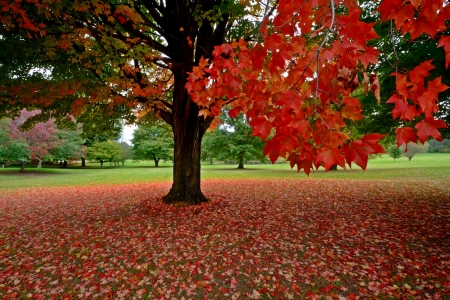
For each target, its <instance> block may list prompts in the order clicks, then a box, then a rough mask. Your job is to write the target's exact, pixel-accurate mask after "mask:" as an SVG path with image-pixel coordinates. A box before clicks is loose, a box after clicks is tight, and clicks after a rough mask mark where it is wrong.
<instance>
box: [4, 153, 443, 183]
mask: <svg viewBox="0 0 450 300" xmlns="http://www.w3.org/2000/svg"><path fill="white" fill-rule="evenodd" d="M245 167H246V169H244V170H238V169H236V165H223V164H215V165H209V164H206V163H205V164H203V165H202V178H203V179H206V180H209V179H239V180H241V179H251V178H254V179H262V178H273V179H275V178H284V179H298V180H304V179H307V178H308V176H306V174H304V173H303V172H297V170H296V169H291V168H290V167H289V165H288V164H286V163H284V164H275V165H271V164H261V165H246V166H245ZM309 178H322V179H327V178H328V179H332V178H335V179H349V180H355V179H358V180H371V179H389V180H403V179H416V180H419V179H422V178H427V179H435V180H449V179H450V154H441V153H424V154H417V155H416V156H415V157H414V158H413V159H412V161H408V159H407V158H405V157H402V158H400V159H397V160H396V162H393V159H392V158H390V157H388V156H387V155H385V156H384V157H383V158H378V159H375V160H370V161H369V164H368V167H367V170H366V171H362V170H361V169H360V168H359V167H358V166H353V169H350V168H348V169H347V170H346V171H345V170H338V171H331V172H324V171H323V170H322V169H320V170H318V171H313V172H311V174H310V176H309ZM171 180H172V165H171V164H169V163H166V164H164V163H163V164H161V165H160V167H158V168H155V167H154V166H153V164H152V163H151V162H127V163H126V165H125V167H112V168H110V167H109V166H108V165H105V167H104V168H103V169H100V167H99V164H96V163H88V167H86V168H81V167H79V165H72V166H70V167H69V168H67V169H62V168H60V167H58V166H54V167H45V168H43V169H36V168H35V167H32V166H28V167H27V168H26V173H25V174H19V173H18V168H17V167H8V168H5V169H0V189H10V188H13V189H15V188H23V187H39V186H79V185H83V186H89V185H114V184H131V183H145V182H165V181H171Z"/></svg>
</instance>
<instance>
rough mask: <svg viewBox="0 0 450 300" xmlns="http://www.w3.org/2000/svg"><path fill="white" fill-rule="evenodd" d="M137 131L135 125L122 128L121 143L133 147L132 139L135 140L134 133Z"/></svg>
mask: <svg viewBox="0 0 450 300" xmlns="http://www.w3.org/2000/svg"><path fill="white" fill-rule="evenodd" d="M135 129H136V126H135V125H125V126H123V128H122V136H121V137H120V140H121V141H124V142H127V143H128V144H130V145H131V139H132V138H133V132H134V130H135Z"/></svg>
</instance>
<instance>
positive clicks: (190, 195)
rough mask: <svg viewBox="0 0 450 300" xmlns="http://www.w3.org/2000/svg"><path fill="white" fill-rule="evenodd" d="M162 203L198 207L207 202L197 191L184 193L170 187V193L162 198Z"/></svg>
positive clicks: (184, 191)
mask: <svg viewBox="0 0 450 300" xmlns="http://www.w3.org/2000/svg"><path fill="white" fill-rule="evenodd" d="M162 200H163V202H164V203H167V204H173V203H179V202H184V203H186V204H189V205H198V204H201V203H204V202H208V198H206V197H205V195H203V193H202V191H201V190H200V189H199V190H197V191H186V190H183V189H181V188H180V189H177V188H174V187H173V186H172V188H171V189H170V192H169V193H168V194H167V195H165V196H164V197H163V198H162Z"/></svg>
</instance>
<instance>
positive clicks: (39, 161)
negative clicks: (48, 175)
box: [37, 158, 42, 169]
mask: <svg viewBox="0 0 450 300" xmlns="http://www.w3.org/2000/svg"><path fill="white" fill-rule="evenodd" d="M37 168H38V169H40V168H42V160H40V159H39V158H38V165H37Z"/></svg>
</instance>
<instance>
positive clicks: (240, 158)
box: [237, 152, 244, 169]
mask: <svg viewBox="0 0 450 300" xmlns="http://www.w3.org/2000/svg"><path fill="white" fill-rule="evenodd" d="M237 168H238V169H243V168H244V153H242V152H241V153H240V154H239V165H238V167H237Z"/></svg>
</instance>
